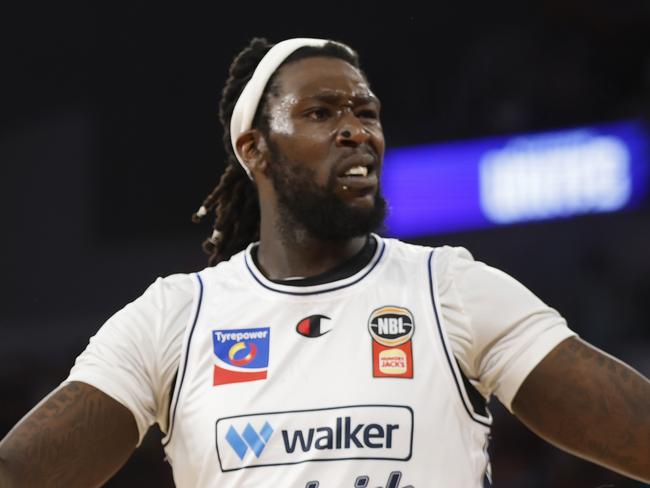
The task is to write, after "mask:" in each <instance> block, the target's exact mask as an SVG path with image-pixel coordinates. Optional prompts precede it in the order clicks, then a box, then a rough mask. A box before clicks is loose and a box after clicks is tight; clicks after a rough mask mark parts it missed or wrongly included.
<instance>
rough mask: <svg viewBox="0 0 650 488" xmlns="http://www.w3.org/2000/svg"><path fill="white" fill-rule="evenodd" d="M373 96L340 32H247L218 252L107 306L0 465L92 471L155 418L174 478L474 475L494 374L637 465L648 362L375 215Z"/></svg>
mask: <svg viewBox="0 0 650 488" xmlns="http://www.w3.org/2000/svg"><path fill="white" fill-rule="evenodd" d="M379 112H380V105H379V101H378V99H377V97H376V96H375V95H374V94H373V92H372V91H371V89H370V87H369V85H368V81H367V79H366V77H365V75H364V74H363V72H362V71H361V70H360V69H359V66H358V60H357V56H356V54H355V53H354V52H353V51H352V50H351V49H350V48H348V47H347V46H344V45H342V44H339V43H334V42H331V41H324V40H317V39H291V40H288V41H284V42H281V43H279V44H277V45H275V46H273V47H272V48H271V46H270V45H268V44H267V43H266V42H265V41H264V40H260V39H254V40H253V41H252V42H251V44H250V45H249V46H248V47H247V48H246V49H245V50H244V51H242V53H240V55H239V56H238V57H237V58H236V59H235V61H234V62H233V64H232V66H231V70H230V78H229V80H228V82H227V84H226V87H225V89H224V92H223V97H222V102H221V106H220V118H221V121H222V123H223V125H224V127H225V134H224V142H225V145H226V150H227V153H228V155H229V162H228V165H227V168H226V171H225V173H224V175H223V177H222V179H221V181H220V183H219V185H218V186H217V188H215V190H214V191H213V193H212V194H211V195H209V196H208V198H207V199H206V200H205V201H204V203H203V205H202V206H201V207H200V209H199V211H198V212H197V213H196V214H195V220H200V219H201V218H202V217H204V216H206V215H208V214H213V215H214V216H215V230H214V232H213V233H212V235H211V237H210V238H209V239H208V240H207V241H206V243H205V249H206V251H207V252H208V253H209V254H210V264H211V265H212V266H211V267H209V268H207V269H205V270H203V271H201V272H200V273H197V274H194V275H175V276H170V277H167V278H165V279H159V280H158V281H156V283H154V284H153V285H152V286H151V287H150V288H149V289H148V290H147V291H146V292H145V294H144V295H143V296H142V297H140V298H138V299H137V300H136V301H135V302H133V303H131V304H129V305H128V306H127V307H125V308H124V309H123V310H121V311H119V312H118V313H117V314H115V316H113V317H112V318H111V319H109V321H108V322H107V323H106V324H105V325H104V326H103V327H102V328H101V329H100V331H99V332H98V334H97V335H96V336H95V337H94V338H93V339H92V340H91V342H90V345H89V346H88V348H87V349H86V351H85V352H84V353H83V354H82V355H81V356H80V357H79V358H78V359H77V362H76V365H75V367H74V368H73V370H72V372H71V374H70V376H69V378H68V379H67V380H66V381H65V382H64V383H63V385H62V386H61V387H59V388H58V389H57V390H56V391H54V392H53V393H52V394H51V395H50V396H48V397H47V398H46V399H45V400H44V401H43V402H42V403H41V404H40V405H38V406H37V407H36V408H35V409H34V410H33V411H32V412H30V413H29V414H28V415H27V416H26V417H25V418H24V419H23V420H22V421H21V422H20V423H19V424H18V425H17V426H16V427H15V428H14V429H13V430H12V431H11V432H10V433H9V434H8V435H7V437H6V438H5V439H4V440H3V441H2V443H1V444H0V463H1V464H0V468H1V470H0V481H1V482H2V486H50V485H52V486H54V485H57V486H59V485H61V486H97V485H100V484H101V483H103V482H104V481H105V480H106V479H108V478H109V477H110V476H111V475H112V474H113V473H114V472H115V471H116V470H118V469H119V467H120V466H121V465H122V464H123V463H124V462H125V460H126V459H127V458H128V456H129V455H130V454H131V452H132V451H133V449H134V448H135V447H136V445H137V444H138V443H139V442H140V440H141V439H142V437H143V436H144V434H145V432H146V430H147V428H148V427H149V426H150V425H151V424H152V423H154V422H158V423H159V424H160V426H161V428H162V430H163V431H164V432H165V433H166V436H165V438H164V440H163V444H164V446H165V451H166V454H167V457H168V459H169V461H170V463H171V465H172V468H173V471H174V479H175V481H176V483H177V485H179V486H192V487H194V486H219V487H237V486H291V487H300V488H302V487H307V488H316V487H319V486H320V487H321V488H328V487H346V486H350V487H355V488H366V487H370V486H372V487H375V486H379V485H381V486H385V487H391V488H398V487H401V488H405V487H407V486H411V487H419V488H421V487H479V486H489V485H490V483H491V481H490V469H489V460H488V459H487V455H486V454H485V452H486V444H487V439H488V434H489V427H490V423H491V417H490V415H489V412H488V411H487V410H486V409H485V402H486V400H487V398H488V397H489V396H490V395H491V394H495V395H497V396H498V397H499V399H500V400H501V401H502V402H503V403H504V405H506V407H508V408H509V409H510V410H511V411H512V412H513V413H514V414H515V415H516V416H517V417H518V418H519V419H521V420H522V421H523V422H524V423H525V424H526V425H527V426H528V427H530V428H531V429H532V430H533V431H535V432H536V433H538V434H539V435H540V436H542V437H544V438H545V439H547V440H548V441H550V442H552V443H553V444H555V445H557V446H559V447H561V448H563V449H565V450H568V451H569V452H572V453H574V454H576V455H578V456H581V457H583V458H586V459H589V460H591V461H593V462H596V463H598V464H601V465H603V466H606V467H609V468H610V469H613V470H615V471H618V472H620V473H623V474H625V475H627V476H630V477H633V478H636V479H640V480H644V481H650V382H648V380H647V379H645V378H644V377H642V376H641V375H640V374H639V373H637V372H635V371H634V370H633V369H631V368H630V367H628V366H626V365H624V364H622V363H621V362H620V361H618V360H616V359H614V358H612V357H610V356H608V355H606V354H605V353H603V352H601V351H599V350H597V349H595V348H594V347H592V346H590V345H589V344H587V343H585V342H584V341H581V340H580V339H579V338H577V337H576V336H575V334H574V333H572V332H571V331H570V330H569V329H568V328H567V326H566V323H565V321H564V320H563V319H562V318H561V317H560V316H559V315H558V314H557V312H556V311H555V310H553V309H551V308H549V307H548V306H546V305H545V304H543V303H542V302H541V301H540V300H539V299H538V298H536V297H535V296H534V295H532V293H530V292H529V291H528V290H527V289H526V288H524V287H523V286H522V285H520V284H519V283H517V282H516V281H515V280H513V279H512V278H510V277H508V276H507V275H505V274H503V273H501V272H499V271H497V270H495V269H493V268H490V267H488V266H485V265H483V264H481V263H477V262H475V261H473V259H472V257H471V255H470V254H469V253H468V252H467V251H465V250H464V249H459V248H449V247H443V248H438V249H431V248H425V247H418V246H411V245H407V244H404V243H401V242H399V241H396V240H392V239H382V238H380V237H379V236H377V235H376V234H374V233H373V231H374V230H375V229H377V228H378V227H379V226H380V225H381V222H382V220H383V217H384V212H385V202H384V200H383V199H382V197H381V194H380V192H379V175H380V171H381V162H382V156H383V152H384V138H383V133H382V129H381V124H380V119H379ZM432 211H435V210H432ZM257 241H259V242H257Z"/></svg>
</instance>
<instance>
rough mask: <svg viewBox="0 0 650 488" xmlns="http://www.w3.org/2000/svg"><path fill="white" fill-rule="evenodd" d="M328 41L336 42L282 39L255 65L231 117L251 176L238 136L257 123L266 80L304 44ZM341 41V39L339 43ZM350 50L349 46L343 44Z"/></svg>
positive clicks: (233, 133)
mask: <svg viewBox="0 0 650 488" xmlns="http://www.w3.org/2000/svg"><path fill="white" fill-rule="evenodd" d="M328 42H334V41H330V40H327V39H310V38H296V39H287V40H286V41H282V42H278V43H277V44H276V45H274V46H273V47H272V48H271V49H270V50H269V52H267V53H266V55H265V56H264V57H263V58H262V60H261V61H260V63H259V64H258V65H257V68H255V72H254V73H253V76H252V77H251V79H250V81H249V82H248V83H247V84H246V86H245V87H244V89H243V90H242V92H241V95H239V99H238V100H237V103H236V104H235V108H234V109H233V112H232V117H231V118H230V142H231V143H232V148H233V151H234V152H235V156H237V160H238V161H239V164H241V166H242V168H244V171H246V174H247V175H248V177H249V178H250V179H251V180H252V179H253V178H252V176H251V172H250V170H249V169H248V168H247V167H246V165H245V164H244V161H243V160H242V157H241V156H240V155H239V153H238V152H237V138H238V137H239V136H240V135H241V134H242V133H243V132H245V131H247V130H248V129H250V128H251V127H252V125H253V118H254V117H255V112H256V111H257V106H258V105H259V103H260V98H261V97H262V93H264V89H265V88H266V84H267V83H268V82H269V79H270V78H271V76H273V73H275V70H277V69H278V67H279V66H280V65H281V64H282V63H283V62H284V60H285V59H287V58H288V57H289V56H290V55H291V54H292V53H293V52H294V51H297V50H298V49H300V48H301V47H306V46H310V47H322V46H324V45H325V44H327V43H328ZM337 44H338V43H337ZM341 46H343V47H345V48H346V49H348V50H349V51H352V50H351V49H350V48H349V47H347V46H345V45H344V44H341Z"/></svg>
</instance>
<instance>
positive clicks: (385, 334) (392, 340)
mask: <svg viewBox="0 0 650 488" xmlns="http://www.w3.org/2000/svg"><path fill="white" fill-rule="evenodd" d="M368 330H369V331H370V336H371V337H372V375H373V376H374V377H375V378H386V377H390V378H413V348H412V345H411V338H412V337H413V332H414V331H415V320H414V319H413V314H412V313H411V312H410V311H409V310H408V309H406V308H403V307H395V306H387V307H381V308H378V309H377V310H375V311H374V312H372V314H370V318H369V319H368Z"/></svg>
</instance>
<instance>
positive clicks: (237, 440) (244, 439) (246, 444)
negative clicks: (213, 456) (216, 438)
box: [226, 422, 273, 461]
mask: <svg viewBox="0 0 650 488" xmlns="http://www.w3.org/2000/svg"><path fill="white" fill-rule="evenodd" d="M271 434H273V427H271V425H270V424H269V423H268V422H264V425H263V426H262V429H261V430H260V431H259V433H258V432H256V431H255V429H254V428H253V426H252V425H251V424H250V423H248V424H246V427H244V431H243V432H242V433H241V435H240V434H239V433H238V432H237V431H236V430H235V428H234V427H233V426H232V425H231V426H230V428H229V429H228V433H227V434H226V440H227V441H228V444H230V447H232V449H233V451H235V453H236V454H237V456H238V457H239V459H240V460H242V461H243V459H244V456H246V452H247V451H248V449H249V448H250V450H251V451H253V454H255V457H257V458H258V457H260V454H262V451H264V448H265V447H266V444H267V443H268V442H269V439H270V438H271Z"/></svg>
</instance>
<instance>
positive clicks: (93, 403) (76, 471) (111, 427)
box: [0, 382, 138, 487]
mask: <svg viewBox="0 0 650 488" xmlns="http://www.w3.org/2000/svg"><path fill="white" fill-rule="evenodd" d="M137 441H138V429H137V427H136V424H135V420H134V418H133V415H132V414H131V412H130V411H129V410H128V409H127V408H126V407H124V406H123V405H121V404H120V403H118V402H117V401H115V400H113V399H112V398H111V397H109V396H108V395H106V394H105V393H102V392H101V391H99V390H97V389H96V388H94V387H92V386H90V385H87V384H84V383H79V382H71V383H67V384H65V385H63V386H61V387H59V388H58V389H56V390H55V391H53V392H52V393H51V394H50V395H49V396H48V397H46V398H45V399H44V400H43V401H42V402H41V403H40V404H39V405H37V406H36V407H35V408H34V409H33V410H32V411H31V412H29V413H28V414H27V415H26V416H25V417H24V418H23V419H22V420H21V421H20V422H19V423H18V424H17V425H16V426H15V427H14V428H13V429H12V430H11V431H10V432H9V434H7V436H6V437H5V438H4V439H3V440H2V442H0V460H1V462H2V471H1V472H0V481H2V486H9V487H13V486H43V487H46V486H66V487H76V486H79V487H82V486H83V487H88V486H100V485H101V484H102V483H104V482H105V481H106V480H107V479H108V478H110V477H111V476H112V475H113V474H114V473H115V472H116V471H117V470H118V469H119V468H120V467H121V466H122V465H123V464H124V463H125V462H126V460H127V459H128V457H129V456H130V455H131V453H132V452H133V450H134V449H135V446H136V443H137Z"/></svg>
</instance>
